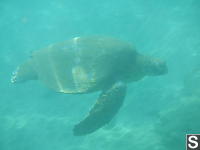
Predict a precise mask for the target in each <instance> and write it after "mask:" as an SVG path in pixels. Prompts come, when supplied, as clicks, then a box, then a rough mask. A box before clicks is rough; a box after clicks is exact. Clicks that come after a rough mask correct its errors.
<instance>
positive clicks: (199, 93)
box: [0, 0, 200, 150]
mask: <svg viewBox="0 0 200 150" xmlns="http://www.w3.org/2000/svg"><path fill="white" fill-rule="evenodd" d="M89 35H108V36H113V37H117V38H120V39H123V40H126V41H128V42H131V43H133V44H134V45H135V46H136V47H137V50H138V51H139V52H141V53H143V54H146V55H150V56H155V57H159V58H161V59H163V60H166V62H167V64H168V68H169V73H168V74H167V75H165V76H160V77H146V78H145V79H143V80H141V81H139V82H136V83H131V84H129V86H128V91H127V96H126V100H125V103H124V105H123V107H122V108H121V110H120V112H119V113H118V114H117V116H116V117H115V118H114V119H113V121H112V122H111V123H109V124H108V125H106V126H105V127H103V128H101V129H100V130H98V131H96V132H95V133H93V134H90V135H87V136H82V137H76V136H73V133H72V129H73V126H74V124H76V123H77V122H79V121H80V120H81V119H82V118H84V116H85V114H87V112H88V110H89V109H90V108H91V106H92V105H93V104H94V103H95V100H96V98H97V97H98V94H99V93H92V94H84V95H67V94H60V93H56V92H54V91H51V90H49V89H47V88H46V87H45V86H44V85H43V84H40V83H38V82H32V81H30V82H27V83H24V84H16V85H13V84H12V83H10V77H11V75H12V72H13V71H14V70H15V69H16V67H17V66H18V65H19V64H21V63H23V62H24V61H25V60H26V59H27V58H28V57H30V55H31V52H32V51H34V50H37V49H40V48H43V47H45V46H47V45H49V44H51V43H56V42H60V41H63V40H67V39H70V38H72V37H75V36H89ZM0 68H1V71H0V91H1V92H0V150H102V149H103V150H149V149H152V150H184V149H185V134H186V133H193V134H194V133H200V120H199V114H200V109H199V108H200V1H199V0H166V1H162V0H148V1H147V0H117V1H116V0H101V1H97V0H51V1H50V0H43V1H41V0H34V1H29V0H18V1H12V0H0Z"/></svg>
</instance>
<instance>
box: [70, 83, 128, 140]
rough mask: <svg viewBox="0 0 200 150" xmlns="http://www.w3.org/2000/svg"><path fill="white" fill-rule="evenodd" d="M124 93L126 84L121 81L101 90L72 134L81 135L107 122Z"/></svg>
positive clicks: (114, 112)
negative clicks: (87, 113)
mask: <svg viewBox="0 0 200 150" xmlns="http://www.w3.org/2000/svg"><path fill="white" fill-rule="evenodd" d="M125 94H126V85H125V84H124V83H122V82H117V83H115V84H113V85H112V86H111V87H110V88H109V89H108V90H106V91H104V92H102V93H101V95H100V96H99V98H98V100H97V102H96V104H95V105H94V106H93V108H92V109H91V110H90V112H89V115H88V116H87V117H86V118H85V119H84V120H82V121H81V122H80V123H78V124H77V125H75V126H74V130H73V132H74V135H75V136H82V135H86V134H89V133H92V132H94V131H96V130H97V129H99V128H101V127H103V126H104V125H105V124H107V123H109V122H110V121H111V120H112V118H113V117H114V116H115V115H116V113H117V112H118V111H119V108H120V107H121V106H122V104H123V101H124V98H125Z"/></svg>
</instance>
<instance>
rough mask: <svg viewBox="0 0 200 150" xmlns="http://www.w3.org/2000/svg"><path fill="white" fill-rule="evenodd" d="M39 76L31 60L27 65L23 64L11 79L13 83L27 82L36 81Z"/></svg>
mask: <svg viewBox="0 0 200 150" xmlns="http://www.w3.org/2000/svg"><path fill="white" fill-rule="evenodd" d="M36 79H37V74H36V72H35V70H34V68H33V61H32V59H29V60H28V61H26V62H25V63H23V64H21V65H20V66H19V67H18V68H17V69H16V71H15V72H13V75H12V77H11V82H12V83H19V82H25V81H27V80H36Z"/></svg>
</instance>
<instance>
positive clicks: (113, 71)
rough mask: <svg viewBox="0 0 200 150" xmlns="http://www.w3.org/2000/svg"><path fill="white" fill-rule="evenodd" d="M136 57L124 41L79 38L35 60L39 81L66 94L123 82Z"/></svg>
mask: <svg viewBox="0 0 200 150" xmlns="http://www.w3.org/2000/svg"><path fill="white" fill-rule="evenodd" d="M135 57H136V51H135V50H134V48H132V47H131V45H129V44H128V43H126V42H123V41H121V40H117V39H114V38H107V37H84V38H80V37H76V38H73V39H71V40H68V41H64V42H62V43H58V44H53V45H50V46H48V47H47V48H44V49H41V50H38V51H35V52H34V53H33V55H32V60H33V66H34V70H35V71H36V73H37V76H38V79H39V80H40V81H42V82H43V83H45V84H46V85H47V86H48V87H50V88H52V89H53V90H55V91H58V92H63V93H84V92H89V91H97V90H102V89H104V88H106V87H107V86H109V85H110V84H112V83H113V82H115V81H116V80H124V79H125V76H126V75H127V74H129V73H130V69H131V67H132V66H133V65H134V59H135ZM126 77H127V76H126Z"/></svg>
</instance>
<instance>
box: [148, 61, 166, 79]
mask: <svg viewBox="0 0 200 150" xmlns="http://www.w3.org/2000/svg"><path fill="white" fill-rule="evenodd" d="M150 70H151V71H150V72H149V73H150V74H149V75H152V76H157V75H164V74H167V73H168V67H167V64H166V62H165V61H162V60H158V59H155V60H153V61H152V62H151V67H150Z"/></svg>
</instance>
